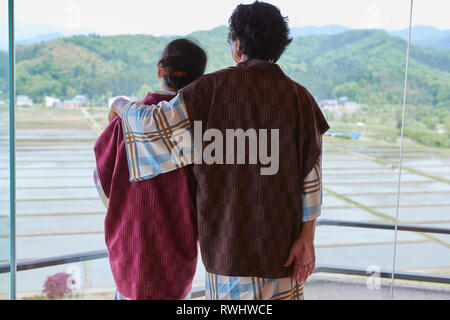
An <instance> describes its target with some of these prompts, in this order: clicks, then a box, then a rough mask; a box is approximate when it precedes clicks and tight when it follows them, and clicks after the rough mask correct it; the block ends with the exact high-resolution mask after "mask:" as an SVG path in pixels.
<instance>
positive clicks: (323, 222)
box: [317, 219, 450, 234]
mask: <svg viewBox="0 0 450 320" xmlns="http://www.w3.org/2000/svg"><path fill="white" fill-rule="evenodd" d="M317 225H324V226H340V227H356V228H368V229H384V230H395V225H394V224H391V223H374V222H355V221H348V220H331V219H319V220H317ZM398 230H399V231H414V232H426V233H439V234H450V229H449V228H436V227H424V226H417V225H410V224H399V225H398Z"/></svg>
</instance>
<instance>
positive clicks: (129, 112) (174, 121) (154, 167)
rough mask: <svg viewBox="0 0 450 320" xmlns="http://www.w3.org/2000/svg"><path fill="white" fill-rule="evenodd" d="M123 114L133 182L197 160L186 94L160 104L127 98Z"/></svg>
mask: <svg viewBox="0 0 450 320" xmlns="http://www.w3.org/2000/svg"><path fill="white" fill-rule="evenodd" d="M121 118H122V127H123V135H124V139H125V148H126V153H127V160H128V169H129V175H130V181H131V182H138V181H143V180H148V179H151V178H154V177H156V176H157V175H159V174H162V173H166V172H170V171H173V170H177V169H179V168H182V167H184V166H187V165H190V164H191V163H193V151H194V150H193V138H192V133H191V126H190V121H189V119H188V114H187V111H186V106H185V103H184V100H183V96H182V94H178V95H177V96H176V97H175V98H174V99H172V100H171V101H170V102H168V101H162V102H160V103H159V104H157V105H143V104H141V103H140V102H137V101H130V102H127V103H126V105H125V106H124V107H123V108H122V117H121Z"/></svg>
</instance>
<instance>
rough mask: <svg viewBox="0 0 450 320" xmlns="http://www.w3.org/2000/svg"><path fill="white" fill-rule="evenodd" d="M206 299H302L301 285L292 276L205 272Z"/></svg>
mask: <svg viewBox="0 0 450 320" xmlns="http://www.w3.org/2000/svg"><path fill="white" fill-rule="evenodd" d="M205 297H206V299H207V300H303V285H302V284H301V283H299V282H296V281H293V280H292V278H281V279H265V278H259V277H227V276H219V275H216V274H211V273H208V272H206V276H205Z"/></svg>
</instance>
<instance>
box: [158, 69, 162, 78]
mask: <svg viewBox="0 0 450 320" xmlns="http://www.w3.org/2000/svg"><path fill="white" fill-rule="evenodd" d="M158 78H159V79H162V73H161V67H160V66H158Z"/></svg>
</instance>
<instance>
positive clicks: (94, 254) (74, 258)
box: [0, 219, 450, 298]
mask: <svg viewBox="0 0 450 320" xmlns="http://www.w3.org/2000/svg"><path fill="white" fill-rule="evenodd" d="M317 225H328V226H342V227H355V228H369V229H382V230H394V228H395V225H394V224H389V223H370V222H354V221H345V220H329V219H319V220H318V221H317ZM398 230H400V231H412V232H425V233H436V234H450V229H448V228H435V227H428V226H417V225H405V224H399V225H398ZM107 257H108V252H107V251H106V250H98V251H90V252H84V253H78V254H69V255H64V256H58V257H52V258H44V259H36V260H29V261H20V262H18V263H17V271H26V270H34V269H40V268H46V267H52V266H57V265H65V264H71V263H77V262H82V261H91V260H97V259H104V258H107ZM8 272H10V264H9V263H1V264H0V274H4V273H8ZM319 272H324V273H335V274H345V275H353V276H365V277H368V276H371V275H372V273H369V272H368V271H367V270H366V269H364V268H355V267H343V266H333V265H317V266H316V268H315V270H314V273H319ZM391 276H392V272H391V271H389V270H380V271H379V277H380V278H386V279H390V278H391ZM394 276H395V278H396V279H401V280H411V281H419V282H433V283H442V284H450V276H446V275H434V274H425V273H414V272H400V271H398V272H395V275H394ZM203 295H204V291H202V289H201V288H194V289H193V292H192V297H193V298H198V297H202V296H203Z"/></svg>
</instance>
